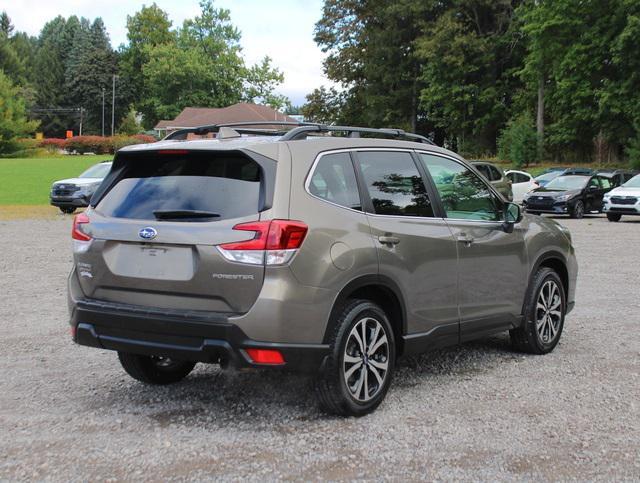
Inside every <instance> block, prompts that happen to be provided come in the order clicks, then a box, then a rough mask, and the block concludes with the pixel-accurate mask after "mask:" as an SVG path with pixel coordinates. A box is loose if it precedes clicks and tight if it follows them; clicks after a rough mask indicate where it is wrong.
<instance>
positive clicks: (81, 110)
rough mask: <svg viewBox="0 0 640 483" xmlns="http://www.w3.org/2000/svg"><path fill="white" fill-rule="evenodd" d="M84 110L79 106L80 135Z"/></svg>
mask: <svg viewBox="0 0 640 483" xmlns="http://www.w3.org/2000/svg"><path fill="white" fill-rule="evenodd" d="M83 111H84V108H82V107H81V108H80V134H79V135H80V136H82V112H83Z"/></svg>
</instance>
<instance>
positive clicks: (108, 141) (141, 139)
mask: <svg viewBox="0 0 640 483" xmlns="http://www.w3.org/2000/svg"><path fill="white" fill-rule="evenodd" d="M155 141H156V139H155V138H154V137H153V136H147V135H144V134H139V135H136V136H113V137H102V136H74V137H72V138H69V139H67V140H65V142H64V147H65V149H66V150H67V151H69V152H76V153H78V154H85V153H94V154H113V153H115V152H116V151H117V150H118V149H120V148H123V147H125V146H130V145H131V144H144V143H152V142H155Z"/></svg>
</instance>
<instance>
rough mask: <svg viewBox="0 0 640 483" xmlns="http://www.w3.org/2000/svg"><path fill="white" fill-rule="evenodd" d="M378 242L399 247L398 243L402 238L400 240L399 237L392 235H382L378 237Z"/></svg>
mask: <svg viewBox="0 0 640 483" xmlns="http://www.w3.org/2000/svg"><path fill="white" fill-rule="evenodd" d="M378 241H379V242H380V243H382V244H383V245H391V246H393V245H397V244H398V243H400V238H398V237H397V236H391V235H380V236H379V237H378Z"/></svg>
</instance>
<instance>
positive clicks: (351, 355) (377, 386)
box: [342, 317, 389, 402]
mask: <svg viewBox="0 0 640 483" xmlns="http://www.w3.org/2000/svg"><path fill="white" fill-rule="evenodd" d="M343 359H344V362H343V364H342V367H343V372H342V374H343V377H344V381H345V383H346V385H347V388H348V390H349V393H350V394H351V396H352V397H353V398H354V399H356V400H357V401H360V402H368V401H370V400H371V399H373V398H374V397H375V396H376V395H377V394H378V393H379V392H380V391H381V390H382V388H383V387H384V383H385V381H386V378H387V374H388V372H389V340H388V337H387V333H386V331H385V329H384V327H383V325H382V324H381V323H380V322H378V321H377V320H376V319H374V318H372V317H365V318H363V319H361V320H359V321H358V322H357V323H356V324H355V325H354V326H353V328H352V329H351V332H350V333H349V337H348V338H347V343H346V345H345V349H344V358H343Z"/></svg>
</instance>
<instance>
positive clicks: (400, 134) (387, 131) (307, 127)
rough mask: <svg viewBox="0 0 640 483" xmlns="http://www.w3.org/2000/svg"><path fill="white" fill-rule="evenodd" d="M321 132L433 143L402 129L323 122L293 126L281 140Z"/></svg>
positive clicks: (301, 137)
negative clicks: (338, 124)
mask: <svg viewBox="0 0 640 483" xmlns="http://www.w3.org/2000/svg"><path fill="white" fill-rule="evenodd" d="M314 132H318V133H323V132H344V133H347V135H348V136H349V137H351V138H359V137H360V134H361V133H365V134H366V133H368V134H383V135H385V136H391V137H396V138H407V139H410V140H412V141H417V142H420V143H425V144H432V145H433V144H434V143H433V141H431V139H429V138H427V137H425V136H421V135H420V134H414V133H409V132H406V131H403V130H402V129H391V128H379V129H377V128H372V127H358V126H327V125H324V124H304V125H301V126H299V127H295V128H293V129H291V130H290V131H287V132H286V133H285V134H284V135H283V136H282V140H283V141H294V140H297V139H304V138H305V137H306V135H307V134H310V133H314Z"/></svg>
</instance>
